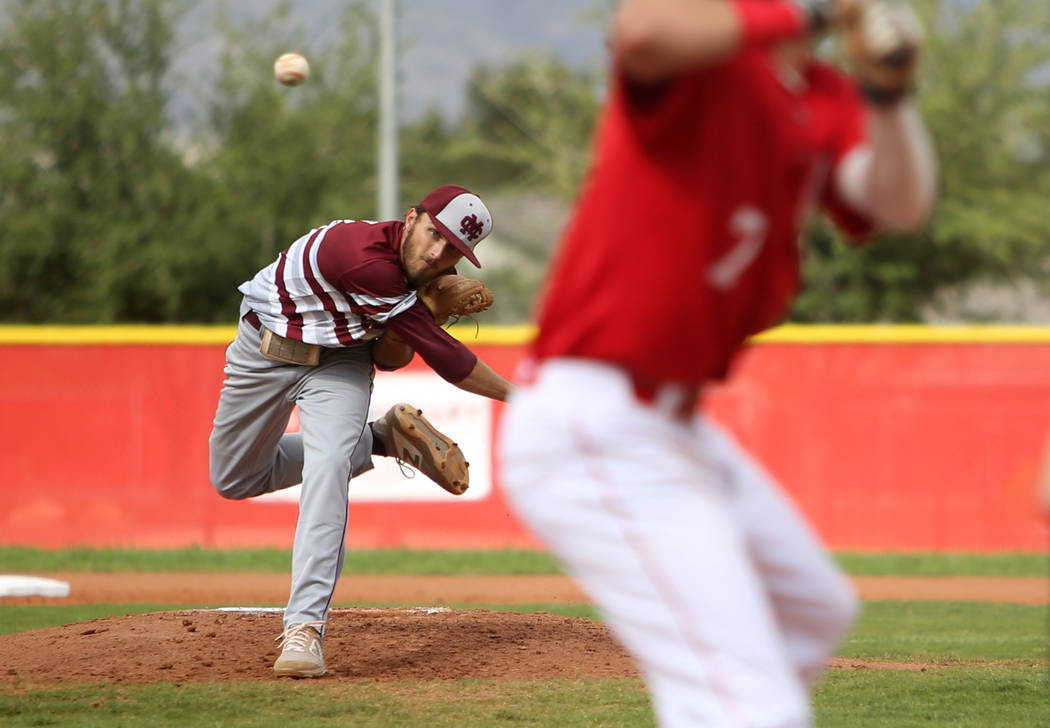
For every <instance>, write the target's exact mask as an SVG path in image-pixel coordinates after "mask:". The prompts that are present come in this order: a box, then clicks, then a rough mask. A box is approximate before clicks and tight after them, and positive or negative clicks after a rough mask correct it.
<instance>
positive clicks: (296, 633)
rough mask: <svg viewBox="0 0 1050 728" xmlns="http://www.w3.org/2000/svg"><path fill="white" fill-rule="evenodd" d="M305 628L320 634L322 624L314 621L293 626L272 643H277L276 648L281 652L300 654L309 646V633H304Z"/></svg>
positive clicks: (322, 627)
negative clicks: (296, 651)
mask: <svg viewBox="0 0 1050 728" xmlns="http://www.w3.org/2000/svg"><path fill="white" fill-rule="evenodd" d="M307 627H313V628H314V629H316V630H317V631H318V633H320V632H321V630H323V629H324V622H323V621H316V622H301V623H300V624H293V625H292V626H291V627H289V628H288V629H286V630H285V631H284V632H282V633H281V634H279V635H277V638H276V639H274V642H277V643H278V645H277V646H278V647H280V648H281V649H283V650H298V651H300V652H306V651H307V647H308V646H309V644H310V633H309V632H307V631H306V630H307Z"/></svg>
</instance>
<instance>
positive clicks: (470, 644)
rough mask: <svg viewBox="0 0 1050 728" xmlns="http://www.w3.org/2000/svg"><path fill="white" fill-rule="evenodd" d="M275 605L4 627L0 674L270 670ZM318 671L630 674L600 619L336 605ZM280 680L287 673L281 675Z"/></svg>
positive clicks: (422, 676) (430, 676)
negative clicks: (25, 628) (27, 628)
mask: <svg viewBox="0 0 1050 728" xmlns="http://www.w3.org/2000/svg"><path fill="white" fill-rule="evenodd" d="M281 630H282V626H281V612H280V610H245V611H226V610H222V611H220V610H187V611H178V612H154V613H150V614H140V615H132V616H126V617H110V618H106V619H96V620H92V621H90V622H83V623H80V624H75V625H67V626H64V627H50V628H47V629H39V630H34V631H32V632H22V633H19V634H9V635H2V636H0V665H3V666H4V667H3V669H0V684H6V685H8V686H10V685H11V684H12V683H21V684H26V685H32V684H39V683H51V682H111V683H121V682H140V683H141V682H160V681H164V682H176V683H179V682H198V681H221V680H274V679H276V678H274V676H273V669H272V668H273V662H274V660H275V659H277V655H278V648H277V643H276V642H275V641H274V638H275V637H276V636H277V635H279V634H280V633H281ZM324 652H325V662H326V664H327V668H328V674H327V675H326V676H325V677H324V678H321V679H322V680H332V679H334V680H458V679H461V678H480V679H508V680H517V679H535V678H573V677H588V678H623V677H637V671H636V670H635V668H634V666H633V665H632V663H631V661H630V659H629V658H628V657H627V655H626V653H625V652H624V651H623V650H622V649H621V648H620V647H619V645H618V644H617V643H616V642H615V641H614V640H613V639H612V637H611V636H610V634H609V631H608V629H607V628H606V627H605V626H604V625H602V624H601V623H599V622H595V621H592V620H589V619H583V618H579V617H574V618H570V617H560V616H556V615H553V614H548V613H544V612H539V613H533V614H522V613H517V612H496V611H487V610H456V609H449V608H444V607H432V608H426V607H421V608H413V609H335V610H332V612H331V613H330V614H329V620H328V630H327V634H326V636H325V641H324ZM282 679H287V678H282Z"/></svg>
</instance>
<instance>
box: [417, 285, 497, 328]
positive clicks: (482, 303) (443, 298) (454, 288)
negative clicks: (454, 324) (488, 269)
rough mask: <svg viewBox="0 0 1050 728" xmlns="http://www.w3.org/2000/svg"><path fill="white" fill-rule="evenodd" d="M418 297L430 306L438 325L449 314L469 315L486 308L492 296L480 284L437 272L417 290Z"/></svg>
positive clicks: (490, 303)
mask: <svg viewBox="0 0 1050 728" xmlns="http://www.w3.org/2000/svg"><path fill="white" fill-rule="evenodd" d="M417 295H418V297H419V300H420V301H422V302H423V304H424V305H425V306H426V307H427V308H428V309H430V314H431V315H432V316H433V317H434V321H436V322H437V325H438V326H444V325H445V324H446V323H447V322H448V320H449V319H450V318H452V317H455V318H457V319H458V318H459V317H460V316H469V315H471V314H475V313H479V312H481V311H484V310H486V309H487V308H488V307H489V306H491V305H492V303H493V301H495V298H494V297H493V295H492V291H490V290H489V289H488V288H487V287H486V286H485V284H484V283H482V282H481V281H477V280H474V279H473V278H465V277H463V276H461V275H458V274H456V273H448V274H445V275H440V276H438V277H437V278H435V279H434V280H432V281H428V282H427V283H424V284H423V285H422V286H421V287H420V288H419V290H418V291H417Z"/></svg>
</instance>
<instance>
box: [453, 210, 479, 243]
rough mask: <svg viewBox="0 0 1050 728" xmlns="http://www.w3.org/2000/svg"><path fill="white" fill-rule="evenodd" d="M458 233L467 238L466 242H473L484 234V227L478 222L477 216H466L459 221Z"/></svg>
mask: <svg viewBox="0 0 1050 728" xmlns="http://www.w3.org/2000/svg"><path fill="white" fill-rule="evenodd" d="M459 231H460V233H462V234H463V235H466V236H467V240H468V241H470V242H473V241H474V240H476V239H477V238H479V237H480V236H481V233H483V232H485V225H484V224H483V223H482V222H481V221H480V220H478V216H477V215H467V216H465V217H464V218H463V219H462V220H460V221H459Z"/></svg>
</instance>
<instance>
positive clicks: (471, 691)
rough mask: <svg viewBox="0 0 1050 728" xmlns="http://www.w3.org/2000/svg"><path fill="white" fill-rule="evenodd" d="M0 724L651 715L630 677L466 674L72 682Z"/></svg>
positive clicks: (628, 727) (363, 724)
mask: <svg viewBox="0 0 1050 728" xmlns="http://www.w3.org/2000/svg"><path fill="white" fill-rule="evenodd" d="M570 706H571V707H570ZM567 708H568V709H567ZM0 724H2V725H4V726H5V728H20V727H21V726H62V728H80V727H81V726H84V727H86V726H106V727H107V728H110V727H114V728H116V727H121V726H142V725H149V726H151V727H153V726H156V727H164V726H188V725H192V726H195V727H196V728H207V727H209V726H222V727H223V728H240V727H241V726H244V727H245V728H248V727H250V728H269V727H271V726H272V727H273V728H287V726H289V725H296V726H299V725H303V726H311V728H318V727H320V728H324V727H326V726H333V727H334V726H339V727H340V728H344V727H345V726H354V727H355V728H391V727H392V726H396V727H397V728H416V727H418V728H460V727H461V728H473V727H477V728H489V727H490V726H493V725H501V726H557V728H583V727H584V726H623V727H624V728H634V727H639V728H640V727H641V726H651V725H653V722H652V718H651V716H650V708H649V701H648V697H647V696H646V693H645V691H644V689H643V688H642V686H641V684H640V683H639V682H638V681H637V680H602V681H599V680H557V681H553V680H551V681H477V680H464V681H454V682H438V683H380V684H377V683H354V684H346V683H342V684H332V683H325V682H323V681H315V682H266V683H228V684H223V685H212V684H185V685H182V686H181V687H178V686H175V685H171V684H155V685H144V686H119V687H118V686H113V685H91V686H78V687H72V688H64V689H61V690H44V691H34V692H32V693H28V694H25V695H4V694H0Z"/></svg>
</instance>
